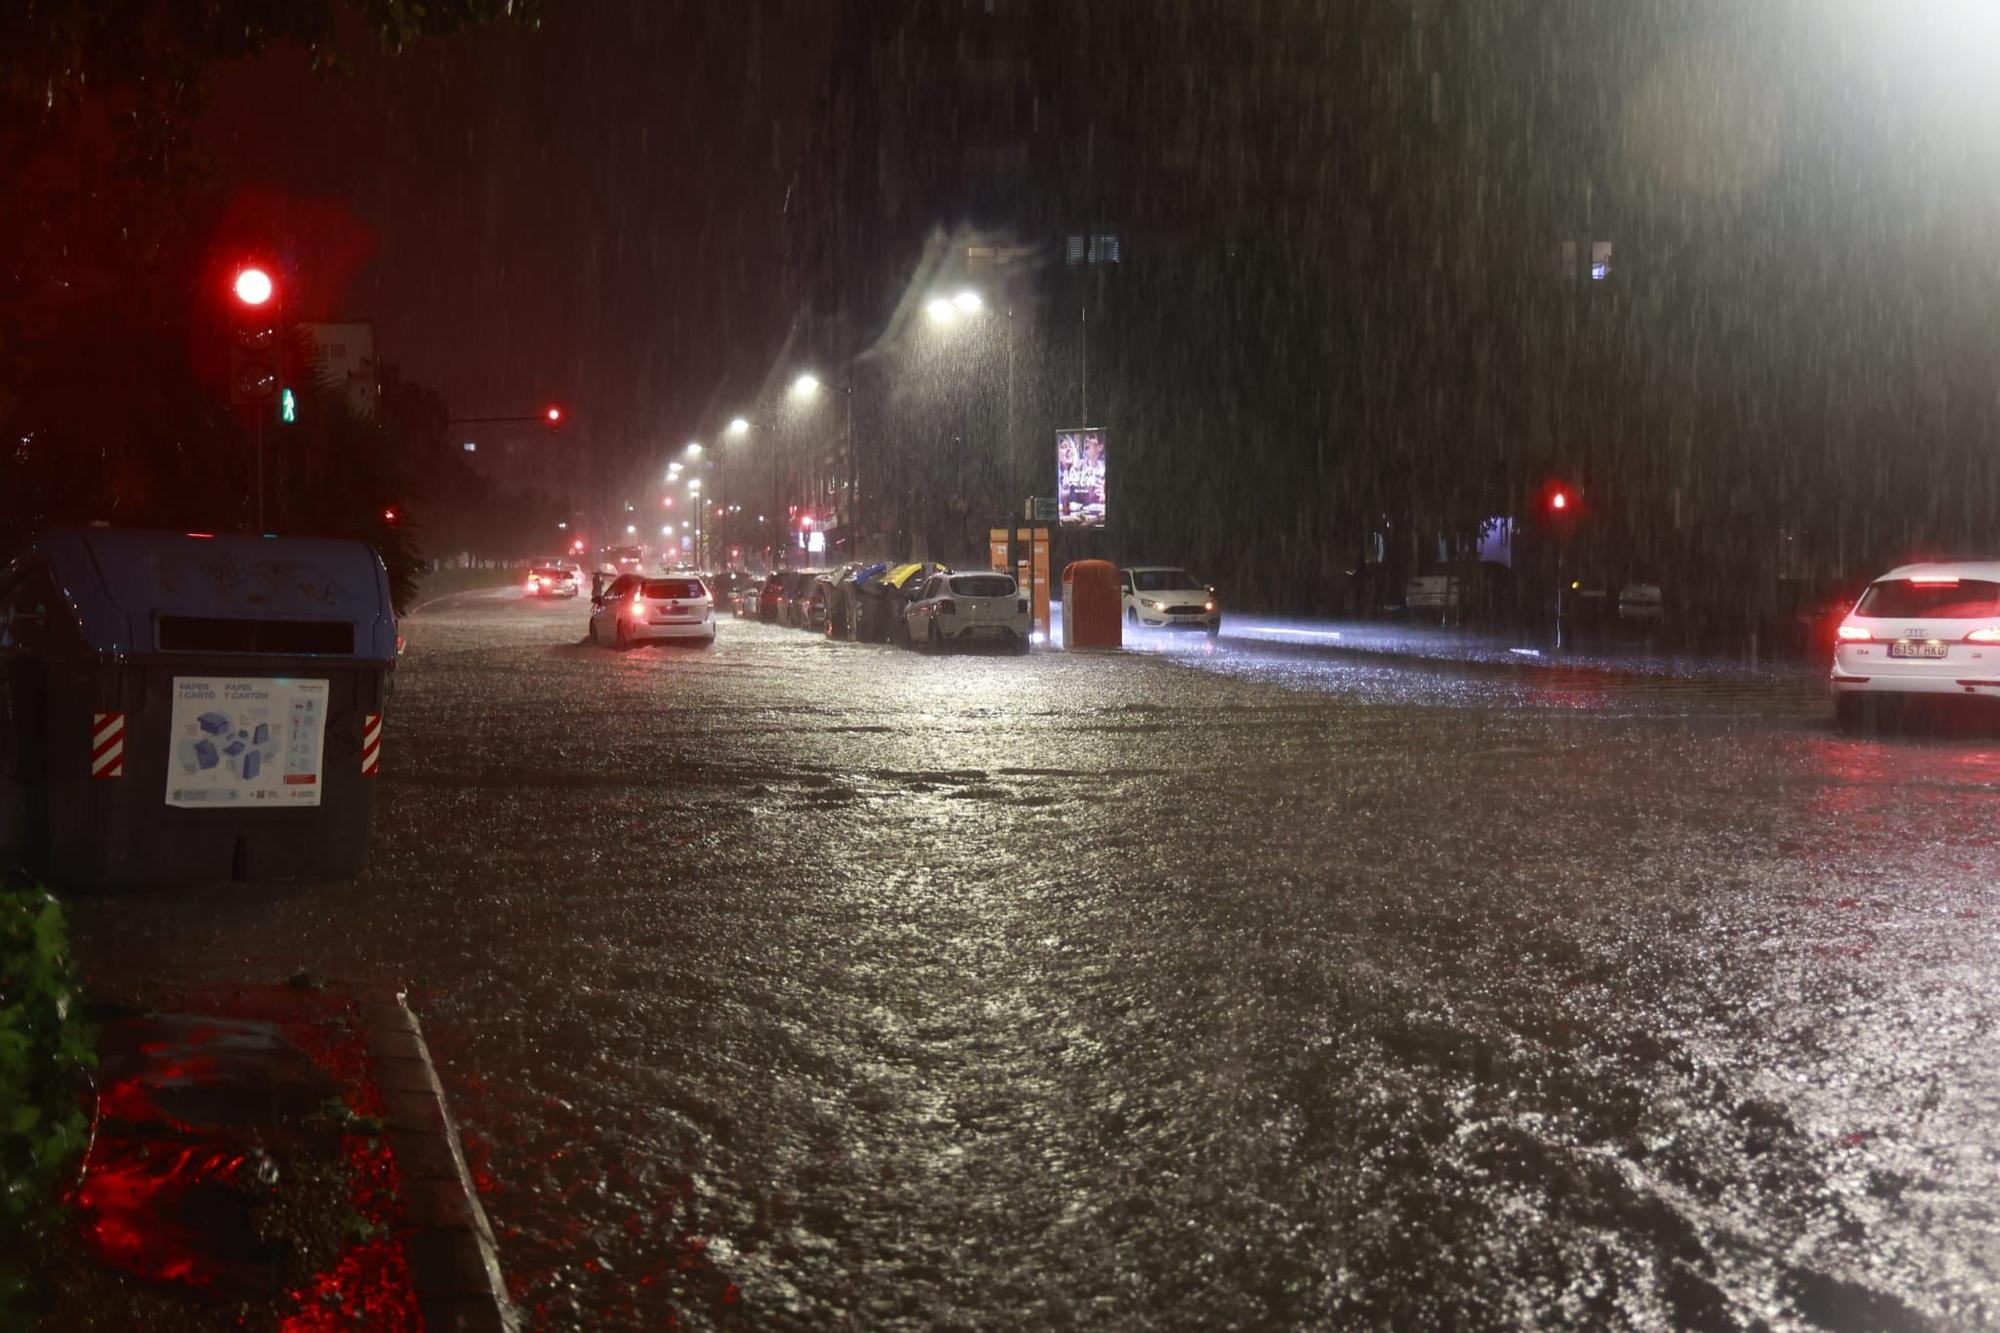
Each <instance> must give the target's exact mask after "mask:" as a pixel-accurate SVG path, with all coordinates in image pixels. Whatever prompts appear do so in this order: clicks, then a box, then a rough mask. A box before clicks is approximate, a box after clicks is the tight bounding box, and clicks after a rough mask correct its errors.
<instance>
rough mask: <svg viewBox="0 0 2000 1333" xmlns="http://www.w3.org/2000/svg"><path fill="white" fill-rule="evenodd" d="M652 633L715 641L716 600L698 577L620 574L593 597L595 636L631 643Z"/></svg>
mask: <svg viewBox="0 0 2000 1333" xmlns="http://www.w3.org/2000/svg"><path fill="white" fill-rule="evenodd" d="M652 639H692V640H696V641H698V642H701V643H714V642H715V603H714V600H713V599H712V598H711V597H710V596H709V594H708V589H707V587H706V586H704V585H703V583H702V581H701V580H700V579H698V578H690V577H685V576H683V577H673V578H648V577H644V576H641V575H638V574H620V575H619V576H618V577H617V578H615V579H613V580H611V583H610V585H609V586H608V587H606V588H605V589H604V591H603V593H602V594H601V595H599V596H596V597H593V598H592V599H591V603H590V640H591V642H592V643H615V644H617V645H618V646H619V647H620V648H629V647H631V646H632V645H634V644H636V643H643V642H646V641H648V640H652Z"/></svg>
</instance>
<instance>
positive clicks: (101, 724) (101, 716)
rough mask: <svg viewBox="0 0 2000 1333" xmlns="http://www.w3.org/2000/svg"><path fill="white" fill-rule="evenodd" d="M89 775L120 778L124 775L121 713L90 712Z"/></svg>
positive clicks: (123, 735)
mask: <svg viewBox="0 0 2000 1333" xmlns="http://www.w3.org/2000/svg"><path fill="white" fill-rule="evenodd" d="M90 776H92V777H93V778H122V777H124V776H125V715H124V714H123V713H92V714H91V715H90Z"/></svg>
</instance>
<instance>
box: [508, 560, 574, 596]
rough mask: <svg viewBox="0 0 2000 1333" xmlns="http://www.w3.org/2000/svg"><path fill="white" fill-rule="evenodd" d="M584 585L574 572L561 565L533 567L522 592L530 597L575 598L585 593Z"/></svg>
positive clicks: (530, 568) (522, 586) (530, 567)
mask: <svg viewBox="0 0 2000 1333" xmlns="http://www.w3.org/2000/svg"><path fill="white" fill-rule="evenodd" d="M582 584H583V581H582V580H581V579H580V578H578V577H577V575H576V574H575V573H574V572H572V571H571V570H568V569H564V568H562V567H561V566H559V565H531V566H529V568H528V581H527V582H526V583H524V584H522V585H521V591H522V593H523V594H525V595H526V596H529V597H574V596H576V595H577V594H578V593H580V592H582V591H583V586H582Z"/></svg>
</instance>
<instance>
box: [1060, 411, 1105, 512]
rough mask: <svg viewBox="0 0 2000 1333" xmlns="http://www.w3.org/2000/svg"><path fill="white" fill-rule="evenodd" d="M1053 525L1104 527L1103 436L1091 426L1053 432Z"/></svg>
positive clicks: (1100, 431) (1101, 432)
mask: <svg viewBox="0 0 2000 1333" xmlns="http://www.w3.org/2000/svg"><path fill="white" fill-rule="evenodd" d="M1056 505H1057V507H1058V515H1057V522H1059V523H1061V524H1062V526H1064V527H1066V528H1101V527H1103V526H1104V432H1103V431H1102V430H1100V429H1098V428H1097V427H1095V426H1080V427H1078V428H1077V429H1075V430H1063V431H1057V432H1056Z"/></svg>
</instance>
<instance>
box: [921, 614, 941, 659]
mask: <svg viewBox="0 0 2000 1333" xmlns="http://www.w3.org/2000/svg"><path fill="white" fill-rule="evenodd" d="M925 647H926V649H927V650H928V651H929V653H930V654H931V656H933V657H938V656H941V655H942V654H943V653H944V632H943V631H942V630H940V629H939V628H938V627H937V621H935V620H933V621H932V622H931V632H930V637H929V638H927V639H926V640H925Z"/></svg>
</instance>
